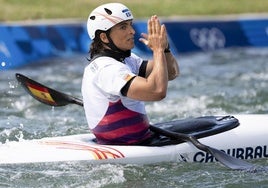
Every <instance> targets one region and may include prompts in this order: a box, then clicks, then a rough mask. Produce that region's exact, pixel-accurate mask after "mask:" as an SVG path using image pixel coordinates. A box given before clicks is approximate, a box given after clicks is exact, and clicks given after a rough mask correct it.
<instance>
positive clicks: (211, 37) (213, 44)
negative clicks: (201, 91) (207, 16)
mask: <svg viewBox="0 0 268 188" xmlns="http://www.w3.org/2000/svg"><path fill="white" fill-rule="evenodd" d="M190 37H191V40H192V41H193V43H194V44H195V45H196V46H198V47H200V48H201V49H202V50H204V51H211V50H215V49H220V48H224V46H225V43H226V40H225V36H224V34H223V32H222V31H220V30H219V29H218V28H211V29H208V28H201V29H197V28H193V29H191V30H190Z"/></svg>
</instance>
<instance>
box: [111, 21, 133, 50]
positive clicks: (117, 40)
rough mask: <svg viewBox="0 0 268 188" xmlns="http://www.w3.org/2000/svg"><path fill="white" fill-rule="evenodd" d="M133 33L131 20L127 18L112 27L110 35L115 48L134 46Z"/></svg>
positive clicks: (128, 48) (129, 48) (123, 48)
mask: <svg viewBox="0 0 268 188" xmlns="http://www.w3.org/2000/svg"><path fill="white" fill-rule="evenodd" d="M134 34H135V30H134V29H133V26H132V20H127V21H123V22H121V23H119V24H117V25H115V26H114V27H112V29H111V32H110V37H111V39H112V40H113V42H114V44H115V45H116V46H117V48H119V49H121V50H123V51H126V50H131V49H132V48H134Z"/></svg>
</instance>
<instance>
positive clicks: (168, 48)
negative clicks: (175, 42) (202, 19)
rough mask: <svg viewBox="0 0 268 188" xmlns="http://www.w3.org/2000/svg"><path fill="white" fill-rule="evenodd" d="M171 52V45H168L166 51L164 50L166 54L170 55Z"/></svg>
mask: <svg viewBox="0 0 268 188" xmlns="http://www.w3.org/2000/svg"><path fill="white" fill-rule="evenodd" d="M169 52H170V46H169V43H168V46H167V47H166V49H165V50H164V53H169Z"/></svg>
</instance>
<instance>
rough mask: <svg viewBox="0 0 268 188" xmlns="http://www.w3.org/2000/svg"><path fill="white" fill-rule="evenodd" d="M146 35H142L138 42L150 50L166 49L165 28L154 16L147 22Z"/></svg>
mask: <svg viewBox="0 0 268 188" xmlns="http://www.w3.org/2000/svg"><path fill="white" fill-rule="evenodd" d="M147 29H148V34H145V33H142V34H141V36H142V38H140V39H139V41H140V42H142V43H144V44H145V45H147V46H148V47H149V48H151V49H156V48H166V46H167V34H166V27H165V26H164V25H161V24H160V20H159V19H158V17H157V16H156V15H154V16H152V17H151V18H150V19H149V20H148V24H147Z"/></svg>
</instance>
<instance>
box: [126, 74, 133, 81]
mask: <svg viewBox="0 0 268 188" xmlns="http://www.w3.org/2000/svg"><path fill="white" fill-rule="evenodd" d="M132 77H133V76H132V75H130V74H127V75H125V77H124V80H125V81H127V82H128V81H129V80H131V78H132Z"/></svg>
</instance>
